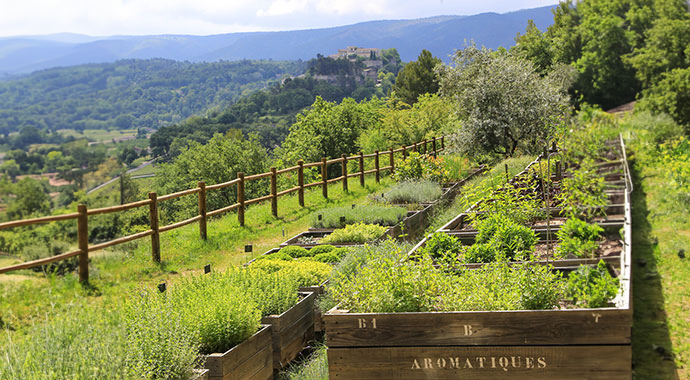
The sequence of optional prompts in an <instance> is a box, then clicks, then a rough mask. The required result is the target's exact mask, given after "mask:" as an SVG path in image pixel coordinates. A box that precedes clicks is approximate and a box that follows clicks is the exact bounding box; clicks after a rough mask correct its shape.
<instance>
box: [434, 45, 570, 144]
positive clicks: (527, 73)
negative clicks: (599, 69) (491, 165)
mask: <svg viewBox="0 0 690 380" xmlns="http://www.w3.org/2000/svg"><path fill="white" fill-rule="evenodd" d="M454 61H455V64H456V65H455V67H453V68H444V70H443V71H442V77H441V78H442V79H441V94H442V95H443V96H446V97H449V98H451V99H452V101H454V102H455V105H456V107H457V111H458V113H459V115H460V118H461V120H462V127H461V128H460V130H459V131H458V133H457V137H458V139H459V142H460V147H461V150H464V151H466V152H470V153H493V154H501V155H504V156H512V155H513V154H515V153H516V152H517V151H518V150H520V151H522V152H526V153H535V152H538V151H539V150H540V149H541V147H543V146H544V141H545V140H547V139H548V138H549V137H550V136H551V135H552V134H553V133H554V132H555V129H556V127H557V126H558V125H559V124H562V122H563V120H564V119H565V118H566V117H567V115H568V108H569V107H568V103H569V96H568V94H567V88H568V86H569V84H570V83H571V82H572V80H574V74H572V71H571V72H570V73H571V74H568V69H570V70H572V68H571V67H570V66H560V67H559V68H558V71H556V72H554V73H550V74H549V75H546V76H545V77H542V76H540V75H539V74H538V73H537V71H536V70H535V68H534V65H533V64H532V62H530V61H528V60H525V59H522V58H519V57H515V56H513V55H511V54H510V53H508V52H505V51H497V52H492V51H490V50H488V49H486V48H482V49H479V48H477V47H476V46H474V45H472V46H469V47H467V48H465V49H464V50H461V51H458V52H457V53H456V55H455V57H454ZM564 74H565V75H564Z"/></svg>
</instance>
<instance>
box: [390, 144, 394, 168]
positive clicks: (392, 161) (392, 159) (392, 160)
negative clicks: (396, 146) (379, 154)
mask: <svg viewBox="0 0 690 380" xmlns="http://www.w3.org/2000/svg"><path fill="white" fill-rule="evenodd" d="M390 149H391V158H390V167H391V174H393V172H394V171H395V158H394V157H393V155H394V154H395V152H393V147H391V148H390Z"/></svg>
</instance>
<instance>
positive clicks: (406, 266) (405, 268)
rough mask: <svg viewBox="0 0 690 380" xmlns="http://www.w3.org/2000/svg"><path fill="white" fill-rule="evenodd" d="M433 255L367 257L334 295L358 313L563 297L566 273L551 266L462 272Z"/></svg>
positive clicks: (520, 305) (539, 304)
mask: <svg viewBox="0 0 690 380" xmlns="http://www.w3.org/2000/svg"><path fill="white" fill-rule="evenodd" d="M434 265H435V264H434V262H433V261H432V260H431V258H430V257H428V256H422V257H420V260H419V261H405V262H402V263H400V260H399V258H395V257H392V256H374V255H369V256H367V263H366V265H363V266H362V267H361V268H360V269H359V271H357V272H356V273H355V274H353V275H349V276H342V277H340V278H339V279H338V281H334V283H333V285H332V286H330V287H329V297H331V298H332V300H333V302H334V303H339V304H340V308H342V309H347V310H350V311H351V312H354V313H385V312H428V311H473V310H533V309H551V308H553V307H555V306H557V305H558V300H559V299H560V297H561V295H562V285H561V277H560V275H559V274H557V273H554V272H553V267H551V266H547V265H544V266H542V265H532V264H510V263H508V262H506V261H504V260H502V261H497V262H493V263H490V264H487V265H484V266H482V267H480V268H477V269H466V268H461V269H459V271H458V272H457V273H450V272H446V271H445V270H444V268H436V267H435V266H434Z"/></svg>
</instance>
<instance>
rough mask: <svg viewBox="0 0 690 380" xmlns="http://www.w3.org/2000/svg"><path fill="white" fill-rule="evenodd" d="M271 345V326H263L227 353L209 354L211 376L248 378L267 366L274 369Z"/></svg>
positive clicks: (218, 377) (207, 365)
mask: <svg viewBox="0 0 690 380" xmlns="http://www.w3.org/2000/svg"><path fill="white" fill-rule="evenodd" d="M271 347H272V345H271V326H262V327H261V329H260V330H259V331H258V332H257V333H256V334H254V335H252V336H251V337H250V338H249V339H247V340H246V341H244V342H242V343H240V344H238V345H237V346H235V347H233V348H231V349H230V350H228V351H226V352H225V353H215V354H211V355H209V356H208V357H207V359H206V368H207V369H209V371H210V373H209V378H210V379H223V380H230V379H233V380H235V379H237V380H240V379H246V378H247V377H248V376H252V375H253V374H254V373H256V372H259V371H261V368H262V367H266V366H267V367H269V368H271V371H272V370H273V365H272V361H273V359H272V355H271V351H272V348H271ZM236 374H237V375H239V376H235V375H236Z"/></svg>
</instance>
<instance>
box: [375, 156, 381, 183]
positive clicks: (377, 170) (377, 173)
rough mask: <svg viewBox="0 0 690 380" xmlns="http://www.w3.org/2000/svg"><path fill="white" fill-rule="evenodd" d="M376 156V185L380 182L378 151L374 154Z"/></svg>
mask: <svg viewBox="0 0 690 380" xmlns="http://www.w3.org/2000/svg"><path fill="white" fill-rule="evenodd" d="M374 153H375V154H376V155H375V156H374V168H376V183H379V182H380V181H381V167H380V165H379V151H378V150H377V151H375V152H374Z"/></svg>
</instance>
